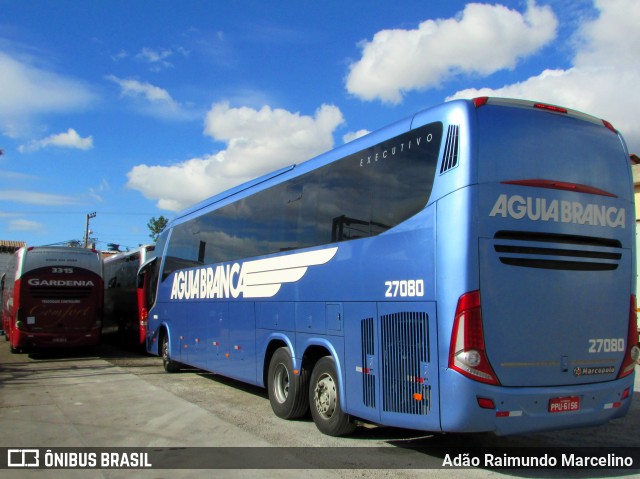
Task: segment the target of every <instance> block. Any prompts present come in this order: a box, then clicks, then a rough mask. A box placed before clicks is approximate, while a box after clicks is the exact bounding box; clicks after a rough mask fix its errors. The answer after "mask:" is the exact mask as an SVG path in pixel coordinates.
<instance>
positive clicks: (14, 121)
mask: <svg viewBox="0 0 640 479" xmlns="http://www.w3.org/2000/svg"><path fill="white" fill-rule="evenodd" d="M0 85H1V86H2V87H1V88H0V131H1V132H2V133H3V134H5V135H7V136H9V137H13V138H17V137H21V136H23V135H24V134H25V131H27V130H29V128H30V123H31V122H32V121H33V118H34V117H35V116H37V115H41V114H48V113H61V112H68V111H72V110H78V109H82V108H86V107H87V106H89V105H90V104H91V103H92V102H93V101H94V100H95V95H94V94H93V92H92V91H91V90H90V88H89V87H88V86H87V85H85V84H84V83H82V82H80V81H78V80H75V79H73V78H69V77H66V76H63V75H60V74H58V73H55V72H52V71H48V70H46V69H43V68H41V67H38V66H36V65H34V64H33V61H32V60H31V59H18V58H15V57H12V56H10V55H8V54H7V53H4V52H0Z"/></svg>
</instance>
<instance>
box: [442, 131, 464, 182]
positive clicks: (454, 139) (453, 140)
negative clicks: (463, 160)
mask: <svg viewBox="0 0 640 479" xmlns="http://www.w3.org/2000/svg"><path fill="white" fill-rule="evenodd" d="M459 133H460V126H458V125H449V129H448V130H447V141H446V142H445V145H444V155H443V157H442V166H441V167H440V174H442V173H444V172H446V171H449V170H450V169H451V168H455V167H456V166H458V149H459Z"/></svg>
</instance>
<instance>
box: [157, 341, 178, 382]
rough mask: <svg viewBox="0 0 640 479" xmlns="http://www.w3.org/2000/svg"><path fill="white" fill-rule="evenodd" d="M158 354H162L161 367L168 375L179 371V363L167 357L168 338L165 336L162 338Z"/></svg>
mask: <svg viewBox="0 0 640 479" xmlns="http://www.w3.org/2000/svg"><path fill="white" fill-rule="evenodd" d="M160 352H161V354H162V366H163V367H164V370H165V371H166V372H168V373H175V372H177V371H179V370H180V363H179V362H177V361H174V360H173V359H171V356H169V337H168V336H167V335H166V334H165V335H164V336H162V342H161V343H160Z"/></svg>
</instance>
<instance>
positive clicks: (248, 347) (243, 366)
mask: <svg viewBox="0 0 640 479" xmlns="http://www.w3.org/2000/svg"><path fill="white" fill-rule="evenodd" d="M225 329H227V332H228V337H229V340H228V344H229V358H228V361H227V369H226V373H227V374H228V375H229V376H230V377H232V378H235V379H239V380H241V381H245V382H251V383H253V382H255V378H256V374H257V364H256V313H255V303H254V302H232V303H229V316H228V320H227V323H226V328H225Z"/></svg>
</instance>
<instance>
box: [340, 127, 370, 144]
mask: <svg viewBox="0 0 640 479" xmlns="http://www.w3.org/2000/svg"><path fill="white" fill-rule="evenodd" d="M369 133H371V132H370V131H369V130H358V131H350V132H348V133H345V134H344V135H343V136H342V141H343V142H345V143H349V142H350V141H353V140H357V139H358V138H362V137H363V136H365V135H368V134H369Z"/></svg>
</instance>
